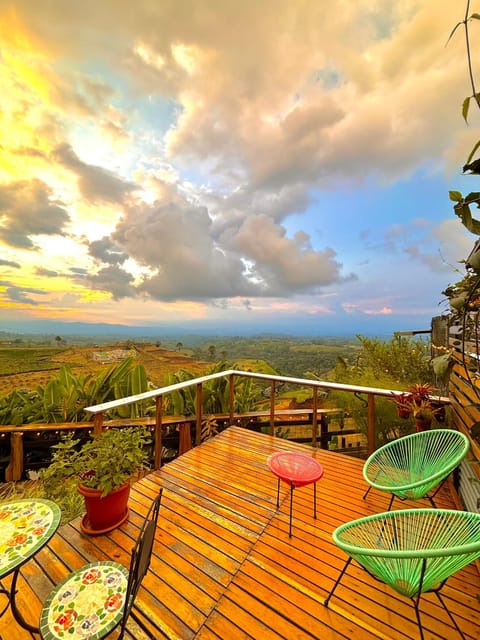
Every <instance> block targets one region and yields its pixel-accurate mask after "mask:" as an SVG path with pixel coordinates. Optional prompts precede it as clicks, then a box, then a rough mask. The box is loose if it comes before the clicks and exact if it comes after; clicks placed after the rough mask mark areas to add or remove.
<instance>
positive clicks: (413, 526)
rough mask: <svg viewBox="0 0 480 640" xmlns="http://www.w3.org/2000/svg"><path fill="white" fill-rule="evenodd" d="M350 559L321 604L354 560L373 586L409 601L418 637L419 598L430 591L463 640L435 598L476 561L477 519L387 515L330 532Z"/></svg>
mask: <svg viewBox="0 0 480 640" xmlns="http://www.w3.org/2000/svg"><path fill="white" fill-rule="evenodd" d="M333 540H334V542H335V543H336V544H337V545H338V546H339V547H340V549H342V550H343V551H345V552H346V553H347V554H348V555H349V558H348V560H347V562H346V564H345V566H344V567H343V569H342V571H341V573H340V575H339V577H338V579H337V581H336V582H335V584H334V585H333V588H332V590H331V591H330V593H329V594H328V596H327V599H326V600H325V605H327V606H328V602H329V600H330V598H331V597H332V595H333V592H334V591H335V589H336V588H337V586H338V584H339V583H340V581H341V579H342V577H343V576H344V574H345V571H346V570H347V568H348V565H349V564H350V562H351V561H352V559H353V560H356V561H357V562H358V563H359V564H360V565H361V566H362V567H363V568H364V569H366V570H367V571H368V572H369V573H370V574H371V575H373V576H374V577H375V578H377V579H378V580H380V581H382V582H384V583H386V584H388V585H389V586H390V587H391V588H392V589H394V590H395V591H397V592H398V593H400V594H402V595H404V596H407V597H409V598H411V599H412V600H413V603H414V606H415V613H416V617H417V623H418V627H419V630H420V637H421V639H422V640H423V629H422V623H421V619H420V611H419V605H420V596H421V594H422V593H424V592H426V591H433V592H435V593H436V594H437V597H438V599H439V601H440V603H441V605H442V606H443V607H444V609H445V611H446V612H447V614H448V616H449V617H450V620H451V621H452V623H453V625H454V626H455V628H456V629H457V631H458V632H459V634H460V635H461V636H462V638H464V635H463V633H462V632H461V631H460V628H459V626H458V624H457V623H456V622H455V619H454V618H453V616H452V614H451V613H450V611H449V610H448V608H447V606H446V604H445V602H444V599H443V597H442V595H441V593H440V589H441V588H442V587H443V585H444V584H445V582H446V581H447V579H448V578H449V577H450V576H451V575H452V574H454V573H455V572H456V571H459V570H460V569H461V568H462V567H464V566H466V565H467V564H469V563H470V562H473V561H474V560H476V559H477V558H480V513H470V512H467V511H450V510H445V509H405V510H399V511H387V512H385V513H379V514H376V515H373V516H368V517H366V518H360V519H359V520H354V521H352V522H348V523H346V524H344V525H342V526H340V527H338V529H336V530H335V531H334V532H333Z"/></svg>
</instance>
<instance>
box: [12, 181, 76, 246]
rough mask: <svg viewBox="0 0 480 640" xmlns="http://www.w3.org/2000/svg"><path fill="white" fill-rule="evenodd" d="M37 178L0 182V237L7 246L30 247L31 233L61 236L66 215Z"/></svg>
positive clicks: (45, 186)
mask: <svg viewBox="0 0 480 640" xmlns="http://www.w3.org/2000/svg"><path fill="white" fill-rule="evenodd" d="M61 204H62V203H59V202H55V200H54V199H53V196H52V191H51V190H50V189H49V187H48V185H46V184H45V183H43V182H42V181H41V180H36V179H34V180H32V181H31V182H26V181H22V182H13V183H10V184H6V185H1V184H0V239H1V240H2V241H3V242H4V243H5V244H6V245H9V246H11V247H18V248H27V249H32V248H34V246H35V245H34V241H33V240H32V236H37V235H50V236H51V235H57V234H58V235H62V234H63V229H64V227H65V225H66V224H67V222H68V221H69V219H70V217H69V215H68V213H67V211H66V210H65V209H64V208H63V207H62V206H60V205H61Z"/></svg>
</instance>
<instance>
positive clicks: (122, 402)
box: [0, 369, 449, 480]
mask: <svg viewBox="0 0 480 640" xmlns="http://www.w3.org/2000/svg"><path fill="white" fill-rule="evenodd" d="M225 377H226V378H228V381H229V409H228V413H226V414H222V415H221V416H219V415H216V416H206V415H204V414H203V413H202V392H203V385H204V384H205V383H206V382H208V381H210V380H214V379H217V378H225ZM237 377H245V378H253V379H257V380H263V381H265V382H268V383H269V384H270V392H269V397H270V400H269V409H268V410H267V411H252V412H248V413H238V412H237V413H236V412H235V411H234V401H235V379H236V378H237ZM280 384H288V385H297V386H300V387H302V388H310V389H311V390H312V408H311V409H302V410H301V413H302V414H305V415H307V414H308V415H309V416H310V417H311V443H312V445H313V446H318V443H319V442H320V445H321V446H323V447H325V448H326V446H327V439H328V435H329V434H327V433H326V431H325V429H326V427H325V416H326V415H327V414H328V412H329V411H331V410H332V409H325V408H322V407H320V406H319V391H322V390H335V391H342V392H347V393H353V394H355V395H356V396H358V395H365V396H366V411H367V424H368V427H367V433H366V438H367V454H369V453H371V452H372V451H374V449H375V448H376V446H377V442H376V435H375V398H376V397H384V398H392V396H394V395H398V394H400V393H401V391H396V390H391V389H378V388H374V387H363V386H358V385H349V384H341V383H337V382H328V381H320V380H309V379H305V378H290V377H286V376H274V375H268V374H263V373H254V372H251V371H240V370H234V369H229V370H227V371H221V372H218V373H214V374H211V375H207V376H202V377H199V378H194V379H192V380H188V381H184V382H180V383H177V384H173V385H169V386H165V387H161V388H159V389H154V390H152V391H147V392H145V393H140V394H137V395H133V396H128V397H125V398H121V399H119V400H113V401H111V402H105V403H103V404H98V405H94V406H90V407H86V409H85V410H86V411H88V412H90V413H91V414H93V421H92V422H80V423H78V422H77V423H68V424H58V423H55V424H50V425H45V424H35V425H32V424H27V425H19V426H14V425H9V426H2V427H0V433H1V434H2V435H4V434H7V433H10V434H11V458H10V464H9V465H8V468H7V472H8V473H6V479H7V480H17V479H19V477H20V476H21V471H22V469H23V446H22V435H23V433H25V432H32V431H34V432H35V431H38V432H43V431H60V430H65V429H69V430H71V429H85V428H87V429H91V430H92V431H93V433H94V434H98V433H100V432H101V431H102V430H103V429H104V428H107V427H110V426H119V425H120V424H123V425H125V424H127V423H128V424H129V425H132V424H136V423H141V424H148V425H150V426H151V427H152V429H153V441H154V456H153V457H154V460H153V463H154V468H155V469H158V468H160V466H161V464H162V439H163V427H164V426H165V425H169V424H176V425H178V427H179V431H180V434H179V440H180V443H179V454H181V453H183V452H184V451H186V450H188V448H190V446H191V444H192V443H191V440H190V425H191V423H192V421H193V422H194V424H195V429H194V433H195V435H194V444H195V445H197V444H199V443H200V441H201V432H202V422H203V420H204V419H205V418H208V417H215V418H221V419H223V420H226V421H227V422H228V423H229V424H233V423H234V422H235V420H238V419H242V418H248V417H251V418H254V417H258V416H263V417H264V418H265V417H266V418H267V424H268V425H269V431H270V433H271V434H272V435H273V434H274V431H275V425H276V424H278V420H279V416H280V415H281V414H282V413H283V414H285V413H288V414H294V413H295V411H293V410H281V409H278V408H277V407H276V389H277V388H278V385H280ZM188 387H195V389H196V393H195V398H196V403H195V404H196V410H195V415H194V416H170V415H169V416H164V415H163V399H164V397H165V396H167V395H168V394H169V393H172V392H174V391H180V390H182V389H186V388H188ZM151 399H154V400H155V416H154V417H153V418H138V419H128V420H106V419H105V414H106V412H108V411H109V410H111V409H115V408H117V407H121V406H127V405H131V404H134V403H136V402H140V401H142V400H151ZM435 399H436V400H439V401H440V402H443V403H446V404H447V403H449V399H448V398H444V397H442V398H435ZM333 411H336V412H337V413H338V411H339V409H333ZM319 429H320V431H319ZM322 435H323V437H321V436H322Z"/></svg>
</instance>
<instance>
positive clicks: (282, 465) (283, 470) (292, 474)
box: [267, 451, 323, 537]
mask: <svg viewBox="0 0 480 640" xmlns="http://www.w3.org/2000/svg"><path fill="white" fill-rule="evenodd" d="M267 464H268V466H269V468H270V471H272V473H273V474H274V475H276V476H277V478H278V483H277V509H278V507H279V506H280V480H283V482H286V483H287V484H289V485H290V520H289V533H288V535H289V537H292V506H293V490H294V488H295V487H304V486H305V485H307V484H312V483H313V517H314V518H315V519H316V517H317V485H316V482H317V480H320V478H321V477H322V476H323V467H322V465H321V464H320V463H319V462H318V461H317V460H315V458H312V457H311V456H309V455H307V454H306V453H299V452H296V451H278V452H277V453H273V454H272V455H271V456H270V457H269V458H268V460H267Z"/></svg>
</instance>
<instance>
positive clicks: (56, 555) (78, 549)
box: [0, 427, 480, 640]
mask: <svg viewBox="0 0 480 640" xmlns="http://www.w3.org/2000/svg"><path fill="white" fill-rule="evenodd" d="M279 450H298V451H306V452H309V453H310V454H311V455H313V456H315V457H316V458H317V459H318V460H319V461H320V462H321V464H322V465H323V466H324V471H325V473H324V477H323V478H322V479H321V480H320V481H319V482H318V483H317V519H316V520H315V519H314V518H313V488H312V486H307V487H302V488H299V489H296V490H295V495H294V510H293V537H292V538H289V536H288V512H289V491H288V487H286V485H282V487H281V503H280V508H279V509H278V511H277V509H276V492H277V480H276V478H275V477H274V476H273V474H271V472H270V471H269V469H268V466H267V458H268V456H269V455H270V454H271V453H273V452H275V451H279ZM362 466H363V461H361V460H359V459H356V458H350V457H347V456H344V455H342V454H339V453H336V452H330V451H324V450H320V449H311V448H310V447H308V446H306V445H301V444H296V443H292V442H289V441H286V440H284V439H281V438H272V437H270V436H268V435H264V434H258V433H255V432H253V431H249V430H247V429H241V428H240V427H232V428H230V429H228V430H227V431H225V432H223V433H222V434H221V435H220V436H217V437H216V438H214V439H212V440H210V441H207V442H205V443H204V444H203V445H201V446H200V447H197V448H194V449H192V450H191V451H189V452H188V453H186V454H185V455H183V456H181V457H180V458H178V459H176V460H174V461H173V462H171V463H169V464H168V465H165V466H164V467H162V469H161V470H160V471H157V472H153V473H151V474H149V475H148V476H146V477H145V478H143V479H142V480H141V481H139V482H138V483H136V484H135V485H134V487H133V488H132V492H131V497H130V504H129V507H130V515H129V518H128V520H127V522H125V523H124V524H123V525H122V526H121V527H119V528H118V529H115V530H114V531H112V532H110V533H108V534H106V535H101V536H87V535H85V534H83V532H82V531H81V529H80V518H77V519H76V520H74V521H73V522H71V523H69V524H68V525H65V526H63V527H61V528H60V529H59V531H58V532H57V534H56V535H55V536H54V537H53V538H52V540H51V541H50V543H49V545H48V546H47V547H45V548H44V549H43V550H42V551H41V552H39V553H38V554H37V556H36V557H35V559H34V560H32V561H30V562H29V563H27V564H26V565H25V566H24V567H23V569H22V578H21V580H20V582H19V587H20V593H19V604H20V606H21V608H22V610H23V609H25V617H27V618H28V619H29V620H31V621H32V622H33V621H34V620H35V617H37V618H38V614H39V611H40V607H41V603H42V602H43V601H44V599H45V597H46V594H47V593H48V591H49V590H50V588H51V586H52V585H53V584H55V583H57V582H58V581H59V580H61V579H62V578H63V577H64V576H65V575H67V573H68V572H69V571H71V570H72V569H75V568H77V567H79V566H81V565H82V564H84V563H86V562H89V561H94V560H98V559H102V558H106V557H108V558H111V559H115V560H117V561H119V562H122V563H124V564H125V565H128V561H129V556H130V552H131V548H132V545H133V542H134V540H135V538H136V535H137V534H138V530H139V527H140V525H141V522H142V518H143V517H144V516H145V514H146V511H147V509H148V506H149V504H150V502H151V500H152V499H153V497H154V496H155V495H156V493H157V492H158V490H159V488H160V487H161V486H162V487H163V488H164V493H163V498H162V506H161V509H160V518H159V522H158V527H157V532H156V537H155V546H154V553H153V556H152V562H151V568H150V571H149V573H148V574H147V576H146V578H145V580H144V583H143V585H142V587H141V589H140V592H139V594H138V597H137V602H136V608H135V609H136V611H137V612H138V615H139V617H140V619H141V620H142V621H143V622H144V623H145V625H146V626H147V628H148V629H149V633H150V635H151V637H152V638H155V639H162V638H165V639H168V640H195V639H198V640H259V639H260V638H261V639H262V640H264V639H265V640H312V639H314V638H315V639H319V638H321V639H322V640H344V639H346V638H359V640H373V639H377V640H378V639H383V640H410V639H411V638H413V639H416V638H417V637H418V629H417V625H416V621H415V614H414V609H413V606H412V604H411V603H410V601H409V600H406V599H404V598H402V597H401V596H398V595H397V594H395V592H393V591H391V590H390V589H388V588H387V587H385V586H384V585H382V584H380V583H378V582H376V581H375V580H374V579H373V578H371V577H370V576H369V575H368V574H367V573H366V572H365V571H363V570H362V569H361V568H360V567H358V565H356V564H355V563H352V564H351V565H350V567H349V569H348V572H347V574H346V576H345V577H344V579H343V580H342V582H341V584H340V585H339V587H338V588H337V591H336V592H335V594H334V596H333V597H332V599H331V601H330V606H329V607H328V608H327V607H325V606H324V604H323V603H324V600H325V597H326V595H327V593H328V591H329V590H330V589H331V587H332V585H333V584H334V581H335V580H336V578H337V577H338V575H339V572H340V570H341V568H342V567H343V564H344V562H345V555H344V554H343V553H342V552H341V551H340V550H339V549H338V548H337V547H336V546H335V545H334V543H333V541H332V537H331V534H332V532H333V530H334V529H335V528H336V527H337V526H339V525H340V524H342V523H343V522H346V521H348V520H352V519H355V518H358V517H363V516H365V515H369V514H371V513H378V512H380V511H384V510H385V509H386V507H387V505H388V499H389V498H388V496H387V495H384V494H382V493H380V492H378V491H373V490H372V491H371V492H370V493H369V494H368V496H367V498H366V499H365V500H364V499H363V495H364V493H365V490H366V486H365V482H364V480H363V477H362ZM437 502H438V506H442V507H448V508H454V503H453V501H452V498H451V495H450V493H449V491H448V488H447V487H445V488H443V489H442V490H441V492H440V494H439V496H438V500H437ZM413 506H417V507H418V506H430V504H429V503H428V502H427V501H419V502H417V503H411V502H408V501H405V502H400V501H397V502H395V503H394V508H409V507H413ZM7 582H8V578H7ZM443 593H444V597H445V599H446V601H447V603H448V605H449V607H450V610H451V611H452V613H453V615H454V616H455V618H456V620H457V621H458V623H459V625H460V627H461V629H462V630H463V631H464V633H465V635H466V637H467V638H468V639H469V640H472V639H474V640H480V633H479V629H480V614H479V610H478V595H479V593H480V575H479V573H478V571H477V569H476V567H475V566H474V565H470V566H468V567H466V568H465V569H463V570H462V571H460V572H458V573H457V574H456V575H455V576H453V577H452V578H451V579H450V580H449V582H448V583H447V585H446V586H445V589H444V591H443ZM421 613H422V621H423V622H424V627H425V640H455V639H456V638H457V636H458V634H457V633H456V631H455V629H454V628H453V627H452V624H451V621H450V620H449V618H448V616H447V615H446V613H445V612H444V611H443V609H442V608H441V607H440V605H439V603H438V600H437V598H436V597H435V596H434V595H433V594H428V595H426V596H425V597H423V598H422V604H421ZM12 629H15V632H16V630H17V629H18V633H16V635H12ZM128 630H129V631H128V635H127V636H126V637H127V638H128V640H133V638H137V639H138V640H143V638H146V637H148V636H147V635H145V634H144V633H143V632H142V631H141V630H140V629H139V628H138V627H137V626H136V623H135V621H134V620H133V619H132V620H130V622H129V625H128ZM0 638H2V639H3V640H7V638H8V639H10V638H15V640H17V639H18V640H30V639H31V638H32V636H31V634H30V633H28V632H24V631H23V630H20V629H19V628H18V626H17V625H16V623H15V622H13V621H12V617H11V613H10V611H7V613H6V614H5V615H4V616H3V617H2V618H0Z"/></svg>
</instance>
